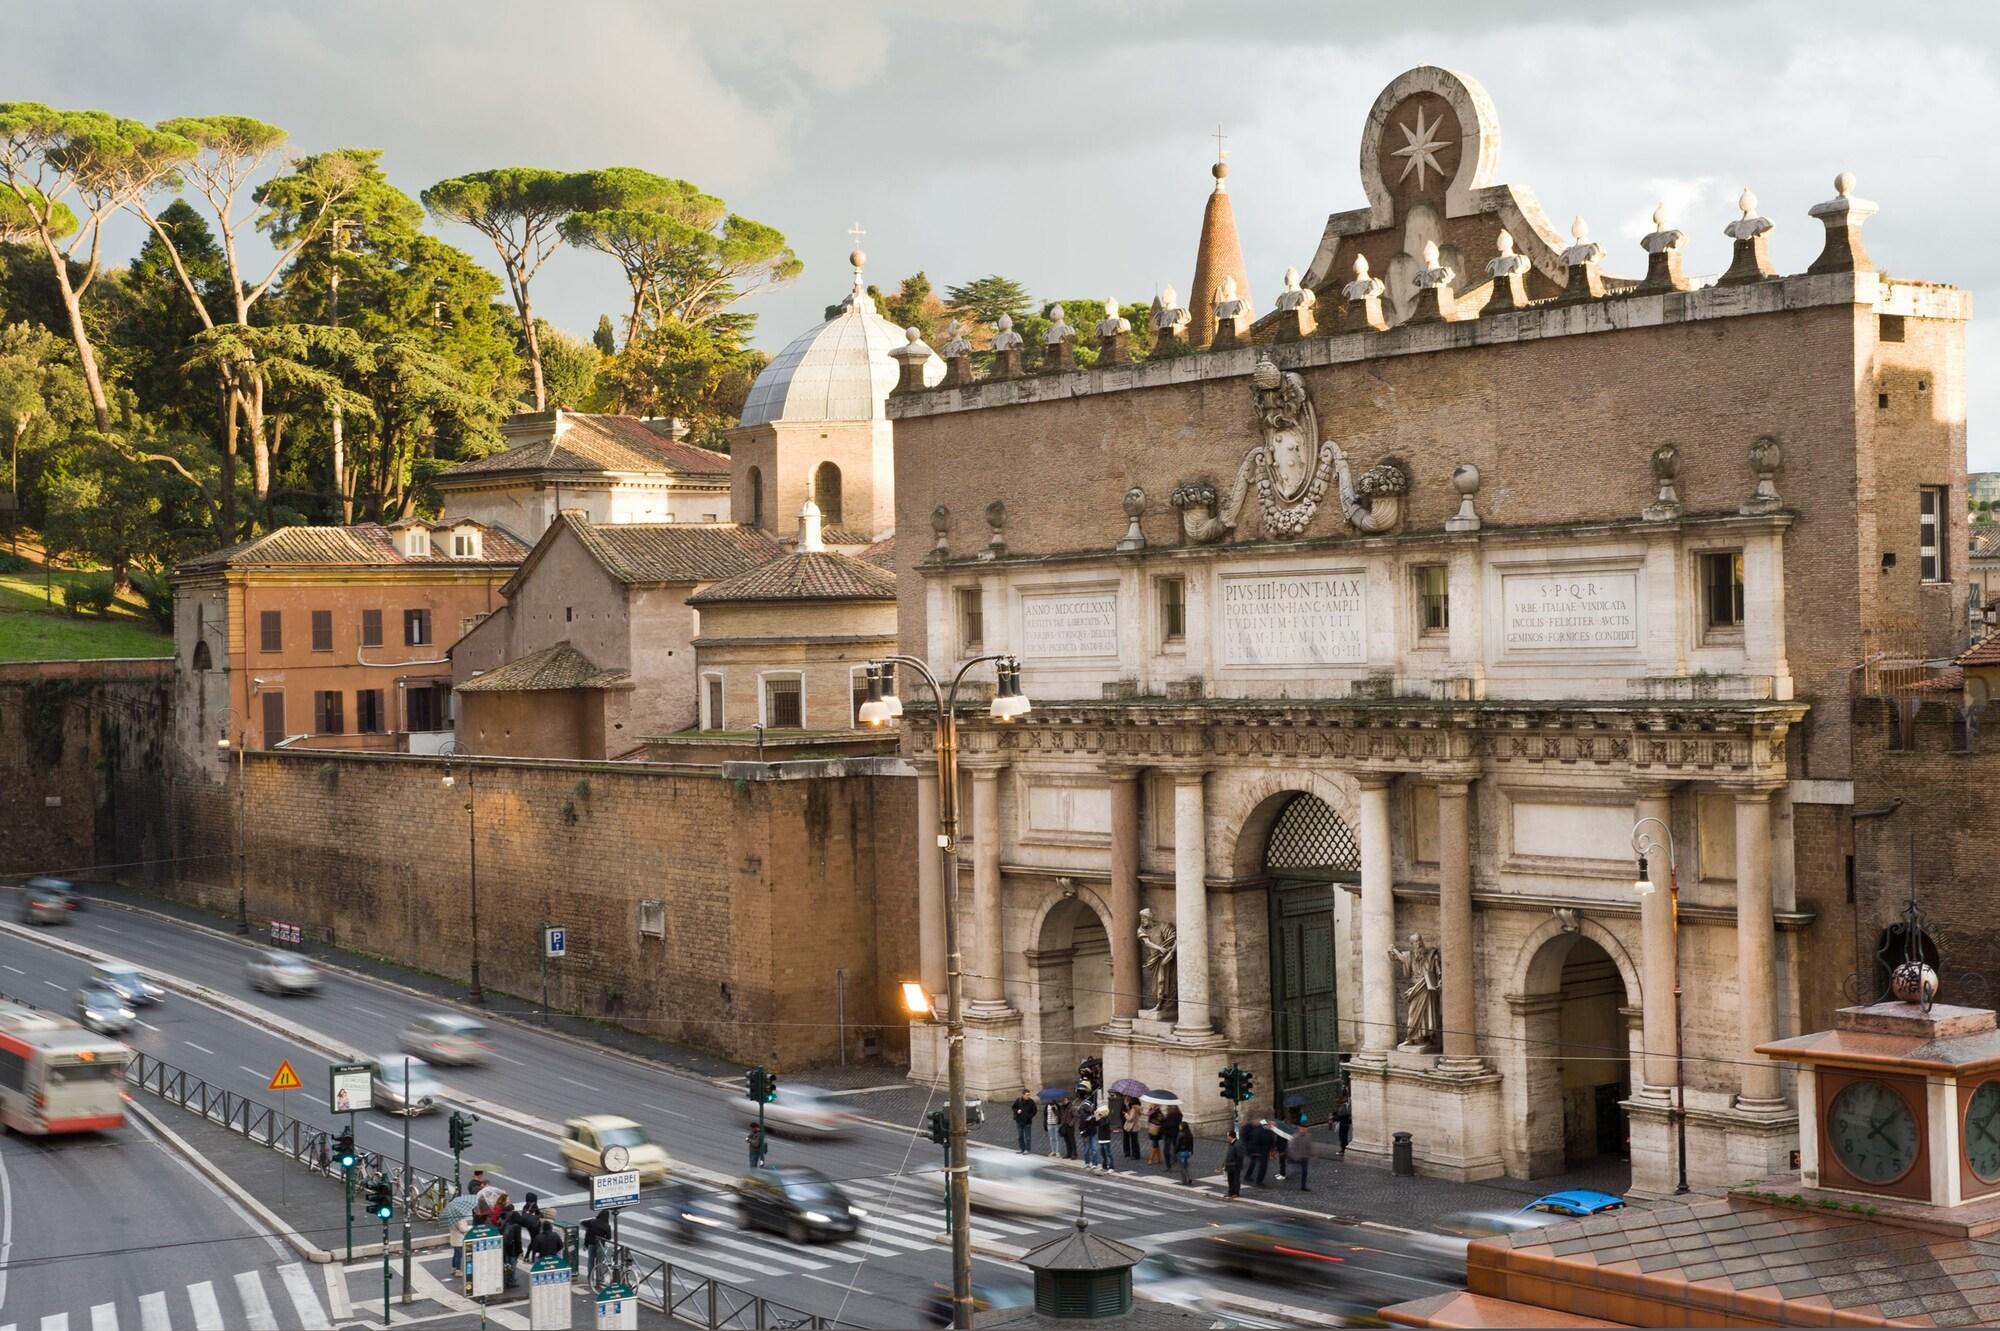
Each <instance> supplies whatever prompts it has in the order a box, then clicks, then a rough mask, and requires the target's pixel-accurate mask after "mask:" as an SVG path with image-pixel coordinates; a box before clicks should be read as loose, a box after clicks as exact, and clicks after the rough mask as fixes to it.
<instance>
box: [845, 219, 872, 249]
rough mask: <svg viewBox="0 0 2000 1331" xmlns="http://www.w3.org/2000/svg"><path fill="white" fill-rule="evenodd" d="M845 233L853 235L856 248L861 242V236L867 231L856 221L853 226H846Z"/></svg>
mask: <svg viewBox="0 0 2000 1331" xmlns="http://www.w3.org/2000/svg"><path fill="white" fill-rule="evenodd" d="M847 234H848V235H850V236H852V237H854V244H855V246H856V247H857V248H858V247H859V246H860V244H861V238H862V237H863V236H865V235H867V234H868V233H867V232H866V231H863V230H862V229H861V223H859V222H856V223H855V224H854V225H853V226H851V227H849V228H847Z"/></svg>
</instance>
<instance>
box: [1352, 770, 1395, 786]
mask: <svg viewBox="0 0 2000 1331" xmlns="http://www.w3.org/2000/svg"><path fill="white" fill-rule="evenodd" d="M1351 775H1352V776H1353V777H1354V783H1355V784H1356V785H1358V786H1360V787H1361V788H1362V789H1363V790H1387V789H1388V788H1389V787H1390V786H1392V785H1394V784H1395V782H1396V778H1397V777H1399V776H1401V775H1403V773H1401V772H1354V773H1352V774H1351Z"/></svg>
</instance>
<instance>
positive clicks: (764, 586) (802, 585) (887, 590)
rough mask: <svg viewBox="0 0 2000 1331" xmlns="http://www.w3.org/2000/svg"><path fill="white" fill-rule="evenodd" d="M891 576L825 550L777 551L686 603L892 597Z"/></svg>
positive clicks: (858, 599) (871, 566)
mask: <svg viewBox="0 0 2000 1331" xmlns="http://www.w3.org/2000/svg"><path fill="white" fill-rule="evenodd" d="M895 599H896V575H895V574H893V573H889V572H887V571H885V570H884V569H882V568H881V567H880V566H878V565H875V564H871V563H869V562H868V561H867V560H865V559H856V558H854V557H853V556H851V555H839V554H835V553H833V552H832V551H831V550H815V551H812V552H810V553H808V554H792V555H781V556H779V557H778V558H776V559H773V560H771V561H770V562H769V563H767V564H761V565H759V566H758V567H756V568H753V569H751V570H749V571H748V572H745V573H739V574H737V575H736V576H735V577H733V578H727V579H724V580H723V581H721V582H718V583H716V584H715V585H714V586H713V587H706V588H703V589H702V590H701V591H699V592H696V593H695V594H694V595H693V596H690V597H688V604H689V605H718V604H722V603H724V602H729V601H893V600H895Z"/></svg>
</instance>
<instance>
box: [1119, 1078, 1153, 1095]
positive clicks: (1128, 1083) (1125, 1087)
mask: <svg viewBox="0 0 2000 1331" xmlns="http://www.w3.org/2000/svg"><path fill="white" fill-rule="evenodd" d="M1111 1089H1112V1090H1114V1091H1116V1092H1118V1094H1120V1095H1124V1096H1133V1097H1137V1096H1141V1095H1144V1094H1145V1093H1146V1089H1147V1087H1146V1083H1145V1082H1143V1081H1136V1080H1134V1079H1133V1078H1131V1077H1121V1078H1119V1079H1118V1080H1117V1081H1114V1082H1112V1083H1111Z"/></svg>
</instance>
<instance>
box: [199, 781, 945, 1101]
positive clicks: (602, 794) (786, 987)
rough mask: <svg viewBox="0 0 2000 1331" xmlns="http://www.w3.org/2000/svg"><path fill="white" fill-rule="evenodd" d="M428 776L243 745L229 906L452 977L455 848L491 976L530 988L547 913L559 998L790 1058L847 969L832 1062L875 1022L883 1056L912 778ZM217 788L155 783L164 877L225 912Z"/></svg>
mask: <svg viewBox="0 0 2000 1331" xmlns="http://www.w3.org/2000/svg"><path fill="white" fill-rule="evenodd" d="M873 766H874V767H880V766H881V765H880V764H876V765H873ZM760 770H761V769H760ZM444 771H445V764H444V761H443V760H442V759H437V758H430V757H416V756H410V755H370V754H345V753H343V754H328V753H311V754H304V753H283V752H270V753H253V754H251V755H249V757H248V759H247V762H246V767H245V782H246V784H245V787H244V791H243V794H244V797H245V802H246V805H247V807H248V809H249V811H250V814H251V816H250V817H249V818H248V820H247V822H248V827H249V833H248V892H249V909H250V915H251V918H252V919H253V920H256V921H266V920H269V919H283V920H288V921H296V922H299V923H301V924H303V925H304V926H306V928H307V929H308V930H309V932H310V933H311V934H312V935H313V936H315V937H326V938H329V939H331V940H332V941H333V942H335V943H337V944H339V945H341V946H344V947H350V948H355V949H357V950H361V951H364V952H368V953H372V954H375V955H380V956H384V957H387V958H389V959H391V960H394V961H397V962H400V963H402V964H405V965H411V966H417V967H421V968H423V969H425V970H428V971H433V972H436V973H438V974H441V975H444V976H447V977H449V978H451V979H455V980H460V981H463V980H465V979H467V978H468V977H469V974H470V969H471V960H472V939H473V937H474V933H473V930H472V926H471V883H472V879H473V875H472V872H471V867H470V864H469V860H471V859H472V858H473V857H474V856H476V860H477V882H478V893H479V903H478V909H479V930H478V935H477V936H478V938H479V943H480V948H479V950H480V969H481V979H482V981H483V982H484V984H485V985H486V986H487V987H488V988H489V989H495V990H499V991H502V992H505V993H511V994H517V995H523V996H530V995H539V993H540V986H541V970H540V956H541V930H542V927H543V925H544V923H548V924H560V925H562V926H564V927H565V928H567V929H568V931H569V955H568V957H567V959H566V960H564V961H562V962H561V963H556V964H552V965H551V967H550V972H549V992H550V1001H551V1002H552V1003H554V1004H555V1005H557V1006H559V1007H563V1008H567V1009H571V1010H575V1011H581V1012H584V1013H587V1014H590V1015H594V1016H602V1017H605V1018H607V1019H609V1020H612V1021H615V1022H618V1023H620V1024H622V1025H625V1026H629V1027H631V1028H633V1029H635V1030H641V1031H644V1032H646V1033H647V1034H650V1035H655V1036H658V1037H660V1038H662V1039H666V1040H671V1041H675V1042H679V1043H686V1044H690V1045H694V1046H696V1047H699V1048H703V1049H708V1050H712V1051H714V1052H717V1053H721V1054H724V1055H726V1056H729V1057H732V1058H736V1059H740V1060H743V1061H761V1062H765V1063H768V1064H770V1065H771V1066H773V1067H777V1068H796V1067H800V1066H806V1065H809V1064H812V1063H822V1062H828V1061H832V1060H834V1059H836V1058H838V1057H839V1049H840V1045H839V1034H838V1029H837V1026H836V1015H837V1014H836V988H837V980H836V972H838V971H845V973H846V981H845V985H846V988H845V1016H846V1021H847V1042H848V1046H847V1047H848V1055H849V1057H850V1058H853V1057H857V1056H859V1055H860V1053H861V1051H862V1041H863V1038H864V1037H865V1036H872V1035H877V1034H878V1023H886V1025H881V1026H879V1035H880V1040H881V1046H882V1048H883V1051H884V1052H885V1053H888V1054H891V1055H895V1056H900V1055H901V1054H902V1053H903V1051H904V1044H905V1041H906V1038H907V1037H906V1034H905V1029H904V1027H903V1025H902V1023H901V1022H900V1020H899V1019H898V1018H897V1016H896V1007H895V985H896V983H897V982H898V981H900V980H901V979H902V978H904V977H905V976H906V975H910V974H914V973H915V968H916V953H915V949H916V926H915V911H916V905H915V896H916V889H915V869H914V863H915V860H914V855H915V844H914V832H913V828H914V824H915V817H914V799H915V783H914V782H913V781H911V780H909V779H908V778H905V777H900V776H895V775H887V774H880V773H879V772H877V771H874V770H870V771H867V772H864V773H862V774H849V775H842V774H839V773H840V769H839V767H838V766H837V765H832V764H829V765H827V766H826V767H825V768H824V769H808V770H807V771H806V772H802V773H798V774H793V773H786V774H784V775H783V778H782V779H778V778H779V774H777V773H775V772H773V773H769V775H771V776H772V777H773V778H774V779H768V780H749V779H736V778H733V777H732V778H725V777H723V776H722V775H721V774H720V773H719V772H717V771H715V770H714V769H709V770H701V769H693V768H686V769H662V768H657V767H638V766H634V765H628V764H611V763H555V762H536V761H524V760H506V759H478V760H466V759H463V758H459V759H455V760H454V761H453V763H452V772H453V776H454V784H453V785H452V786H451V787H446V786H445V785H444V784H443V782H442V780H441V778H442V776H443V774H444ZM819 771H824V772H825V773H826V774H824V775H820V774H816V773H817V772H819ZM236 794H237V791H236V789H235V787H234V785H233V778H232V782H231V783H224V784H222V785H215V784H212V783H199V784H186V785H182V786H180V787H178V788H176V789H175V790H174V791H173V792H171V799H172V801H173V805H174V823H175V826H176V829H177V833H178V836H179V841H180V845H179V850H180V852H181V853H182V854H183V855H185V856H186V857H188V858H187V860H186V863H187V872H185V873H184V874H183V875H182V876H181V879H180V881H179V882H178V883H176V884H170V885H169V886H170V889H171V890H173V891H175V892H176V893H177V894H179V895H181V896H183V897H184V898H185V899H188V900H191V901H195V902H199V903H200V904H202V905H205V906H207V907H210V908H212V909H217V910H223V911H233V910H234V909H235V904H236V888H235V885H234V881H233V878H232V876H231V875H232V870H233V861H232V860H231V857H230V855H229V851H230V849H231V847H232V846H233V836H234V829H235V817H236V812H235V804H234V800H235V797H236ZM468 798H469V799H470V800H471V802H472V803H473V806H474V808H473V811H472V812H471V813H470V814H468V812H467V810H466V804H467V802H468ZM647 899H652V900H659V901H662V902H664V903H665V908H666V909H665V916H666V928H665V937H664V938H652V937H644V936H642V935H641V934H640V903H641V902H642V901H643V900H647Z"/></svg>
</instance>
